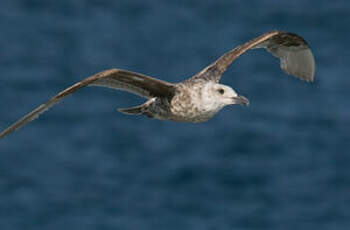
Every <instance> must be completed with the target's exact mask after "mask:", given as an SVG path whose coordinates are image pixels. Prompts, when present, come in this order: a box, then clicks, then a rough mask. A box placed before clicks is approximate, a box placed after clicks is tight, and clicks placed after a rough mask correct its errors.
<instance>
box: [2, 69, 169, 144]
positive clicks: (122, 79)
mask: <svg viewBox="0 0 350 230" xmlns="http://www.w3.org/2000/svg"><path fill="white" fill-rule="evenodd" d="M90 85H95V86H104V87H109V88H114V89H119V90H125V91H128V92H131V93H134V94H137V95H140V96H143V97H146V98H150V97H172V95H173V94H174V85H173V84H171V83H168V82H165V81H161V80H158V79H155V78H152V77H148V76H145V75H143V74H139V73H134V72H130V71H126V70H120V69H110V70H105V71H102V72H100V73H97V74H95V75H93V76H91V77H88V78H86V79H84V80H82V81H80V82H78V83H76V84H74V85H72V86H71V87H69V88H67V89H65V90H63V91H61V92H60V93H58V94H57V95H55V96H54V97H52V98H51V99H50V100H48V101H47V102H45V103H44V104H42V105H40V106H38V107H37V108H36V109H34V110H33V111H32V112H30V113H28V114H27V115H25V116H24V117H22V118H21V119H19V120H18V121H17V122H15V123H14V124H12V125H11V126H10V127H8V128H7V129H6V130H4V131H3V132H1V133H0V138H3V137H5V136H6V135H8V134H9V133H11V132H13V131H14V130H16V129H18V128H20V127H22V126H24V125H26V124H27V123H29V122H30V121H32V120H34V119H36V118H37V117H39V115H40V114H42V113H43V112H45V111H46V110H48V109H49V108H51V107H52V106H54V105H55V104H57V103H58V102H60V101H61V100H62V99H63V98H64V97H66V96H68V95H70V94H72V93H75V92H76V91H77V90H79V89H81V88H83V87H85V86H90Z"/></svg>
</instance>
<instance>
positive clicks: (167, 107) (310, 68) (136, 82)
mask: <svg viewBox="0 0 350 230" xmlns="http://www.w3.org/2000/svg"><path fill="white" fill-rule="evenodd" d="M254 48H264V49H266V50H268V51H269V52H270V53H272V54H273V55H274V56H276V57H278V58H279V59H280V65H281V68H282V69H283V70H284V71H285V72H286V73H287V74H290V75H293V76H295V77H298V78H300V79H302V80H305V81H313V78H314V72H315V61H314V57H313V55H312V53H311V51H310V48H309V46H308V44H307V42H306V41H305V40H304V39H303V38H302V37H300V36H299V35H296V34H293V33H288V32H282V31H272V32H269V33H265V34H263V35H261V36H259V37H257V38H255V39H253V40H250V41H248V42H246V43H244V44H243V45H240V46H237V47H236V48H235V49H233V50H231V51H229V52H227V53H225V54H224V55H223V56H221V57H220V58H219V59H217V60H216V61H215V62H213V63H212V64H210V65H209V66H207V67H206V68H204V69H203V70H202V71H200V72H199V73H198V74H196V75H194V76H193V77H191V78H189V79H187V80H185V81H182V82H180V83H174V84H173V83H169V82H165V81H161V80H159V79H156V78H152V77H149V76H146V75H143V74H140V73H134V72H130V71H127V70H121V69H110V70H105V71H102V72H100V73H97V74H95V75H93V76H91V77H88V78H86V79H84V80H82V81H80V82H78V83H76V84H74V85H73V86H71V87H69V88H67V89H65V90H63V91H61V92H60V93H58V94H57V95H55V96H54V97H52V98H51V99H50V100H48V101H47V102H46V103H44V104H42V105H40V106H38V107H37V108H36V109H35V110H33V111H32V112H30V113H28V114H27V115H25V116H24V117H23V118H21V119H20V120H18V121H17V122H15V123H14V124H13V125H11V126H10V127H9V128H7V129H6V130H4V131H3V132H2V133H0V138H3V137H4V136H6V135H7V134H9V133H11V132H12V131H14V130H16V129H18V128H20V127H22V126H24V125H25V124H27V123H28V122H30V121H32V120H34V119H35V118H37V117H38V116H39V115H40V114H41V113H43V112H44V111H46V110H48V109H49V108H50V107H52V106H53V105H55V104H56V103H58V102H59V101H60V100H62V99H63V98H64V97H66V96H68V95H70V94H72V93H75V92H76V91H77V90H79V89H81V88H83V87H85V86H92V85H94V86H103V87H109V88H114V89H119V90H125V91H128V92H131V93H134V94H137V95H139V96H142V97H145V98H147V99H148V100H147V101H146V102H145V103H144V104H142V105H139V106H135V107H131V108H125V109H119V111H120V112H123V113H127V114H134V115H146V116H148V117H152V118H156V119H162V120H170V121H178V122H195V123H197V122H204V121H207V120H209V119H210V118H211V117H213V116H214V115H215V114H216V113H217V112H219V111H220V110H221V109H222V108H223V107H225V106H227V105H234V104H241V105H248V104H249V101H248V99H247V98H245V97H243V96H240V95H238V94H237V93H236V91H235V90H234V89H232V88H231V87H229V86H226V85H222V84H220V83H219V81H220V79H221V76H222V74H223V73H224V72H225V71H226V69H227V68H228V67H229V66H230V65H231V64H232V62H234V61H235V60H236V59H237V58H238V57H239V56H240V55H242V54H243V53H244V52H246V51H247V50H249V49H254Z"/></svg>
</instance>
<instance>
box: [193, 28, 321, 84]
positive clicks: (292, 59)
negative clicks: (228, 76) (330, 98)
mask: <svg viewBox="0 0 350 230" xmlns="http://www.w3.org/2000/svg"><path fill="white" fill-rule="evenodd" d="M254 48H264V49H266V50H268V51H269V52H270V53H272V54H273V55H274V56H275V57H277V58H279V59H280V65H281V68H282V70H284V71H285V72H286V73H287V74H290V75H292V76H294V77H297V78H300V79H302V80H305V81H313V79H314V74H315V59H314V56H313V54H312V52H311V50H310V47H309V45H308V44H307V42H306V41H305V40H304V39H303V38H302V37H301V36H299V35H297V34H294V33H289V32H283V31H272V32H268V33H265V34H263V35H261V36H259V37H257V38H255V39H252V40H250V41H248V42H246V43H245V44H243V45H240V46H238V47H236V48H235V49H233V50H231V51H229V52H227V53H225V54H224V55H223V56H221V57H220V58H219V59H217V60H216V61H215V62H214V63H212V64H211V65H209V66H208V67H206V68H205V69H203V70H202V71H201V72H200V73H198V74H197V75H195V76H194V78H206V79H208V80H214V81H216V82H218V81H220V78H221V76H222V74H223V73H224V72H225V71H226V70H227V68H228V67H229V66H230V65H231V64H232V63H233V62H234V61H235V60H236V59H237V58H238V57H239V56H241V55H242V54H243V53H245V52H246V51H248V50H250V49H254Z"/></svg>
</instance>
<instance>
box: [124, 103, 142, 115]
mask: <svg viewBox="0 0 350 230" xmlns="http://www.w3.org/2000/svg"><path fill="white" fill-rule="evenodd" d="M118 111H119V112H122V113H125V114H129V115H141V114H143V113H144V111H145V105H144V104H142V105H138V106H134V107H130V108H120V109H118Z"/></svg>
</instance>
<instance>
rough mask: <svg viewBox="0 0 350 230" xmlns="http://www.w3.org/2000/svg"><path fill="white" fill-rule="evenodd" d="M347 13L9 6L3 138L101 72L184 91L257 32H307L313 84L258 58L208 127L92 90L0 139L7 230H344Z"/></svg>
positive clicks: (106, 3)
mask: <svg viewBox="0 0 350 230" xmlns="http://www.w3.org/2000/svg"><path fill="white" fill-rule="evenodd" d="M349 25H350V2H349V1H345V0H344V1H331V2H330V1H325V0H323V1H320V0H312V1H277V0H276V1H273V0H266V1H232V0H230V1H229V0H227V1H224V0H217V1H202V0H198V1H196V0H186V1H176V2H175V1H156V0H152V1H129V0H124V1H119V0H118V1H113V0H100V1H97V0H72V1H68V0H64V1H53V0H52V1H51V0H2V1H1V7H0V28H1V32H0V73H1V75H0V108H1V112H0V127H1V129H4V128H6V127H7V126H8V125H9V124H11V123H12V122H13V121H15V120H16V119H18V118H19V117H21V116H22V115H24V114H25V113H27V112H29V111H30V110H32V109H33V108H34V107H36V106H37V105H39V104H41V103H42V102H44V101H45V100H47V99H48V98H49V97H51V96H53V95H54V94H56V93H57V92H59V91H60V90H62V89H64V88H65V87H68V86H70V85H71V84H73V83H75V82H77V81H79V80H81V79H83V78H85V77H87V76H89V75H91V74H94V73H96V72H98V71H101V70H104V69H107V68H112V67H115V68H123V69H129V70H132V71H136V72H141V73H145V74H148V75H151V76H155V77H158V78H161V79H163V80H167V81H171V82H177V81H180V80H183V79H185V78H187V77H189V76H191V75H193V74H195V73H197V72H198V71H199V70H201V69H202V68H203V67H205V66H206V65H207V64H209V63H211V62H212V61H214V60H215V59H216V58H217V57H219V56H220V55H222V54H223V53H224V52H225V51H227V50H229V49H231V48H233V47H235V46H236V45H238V44H240V43H242V42H245V41H247V40H248V39H251V38H254V37H255V36H258V35H260V34H261V33H264V32H267V31H270V30H273V29H283V30H288V31H292V32H296V33H298V34H300V35H302V36H303V37H304V38H305V39H306V40H307V41H308V42H309V43H310V45H311V47H312V50H313V52H314V55H315V58H316V62H317V72H316V82H315V83H314V84H306V83H303V82H301V81H299V80H297V79H294V78H291V77H286V75H285V74H284V73H283V72H282V71H281V70H280V69H279V64H278V60H277V59H275V58H273V57H272V56H270V55H269V54H268V53H266V52H265V51H263V50H254V51H250V52H249V53H247V54H245V55H244V56H242V57H241V58H240V59H239V60H238V61H237V62H235V63H234V64H233V65H232V67H231V68H230V69H229V70H228V71H227V72H226V73H225V77H224V78H223V83H225V84H228V85H230V86H232V87H233V88H235V89H236V90H237V91H238V92H239V93H240V94H242V95H246V96H247V97H248V98H249V99H250V101H251V106H249V107H247V108H245V107H231V108H225V109H224V110H223V111H221V112H220V113H219V114H218V115H217V116H216V117H214V118H213V119H212V120H210V121H209V122H207V123H203V124H182V123H172V122H166V121H158V120H150V119H147V118H145V117H134V116H126V115H123V114H120V113H118V112H117V111H116V108H118V107H127V106H132V105H136V104H138V103H140V102H143V99H141V98H138V97H136V96H134V95H131V94H128V93H125V92H118V91H113V90H111V89H103V88H94V87H91V88H85V89H83V90H81V91H80V92H79V93H77V94H75V95H73V96H72V97H69V98H67V100H65V101H64V102H63V103H61V104H59V105H58V106H56V107H54V108H53V109H52V110H50V111H49V112H47V113H45V114H44V115H43V116H41V117H40V119H38V120H35V121H34V122H33V123H31V124H30V125H28V126H26V127H24V128H23V129H21V130H19V131H18V132H15V133H13V134H12V135H10V136H8V138H6V139H3V140H0V229H1V230H8V229H27V230H29V229H33V230H34V229H59V230H61V229H65V230H68V229H191V230H193V229H201V230H203V229H259V230H262V229H284V230H289V229H293V230H294V229H308V230H310V229H317V230H319V229H321V230H323V229H332V230H333V229H336V230H348V229H350V138H349V134H350V133H349V132H350V131H349V127H350V106H349V99H350V90H349V87H350V77H349V75H350V71H349V58H350V50H349V45H348V42H349V39H350V30H349Z"/></svg>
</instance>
